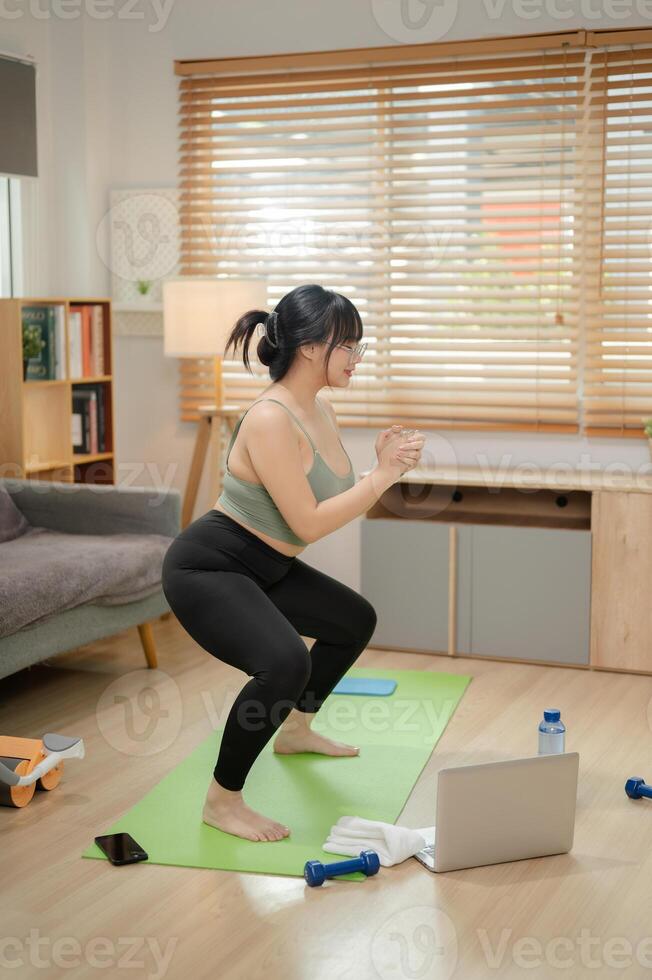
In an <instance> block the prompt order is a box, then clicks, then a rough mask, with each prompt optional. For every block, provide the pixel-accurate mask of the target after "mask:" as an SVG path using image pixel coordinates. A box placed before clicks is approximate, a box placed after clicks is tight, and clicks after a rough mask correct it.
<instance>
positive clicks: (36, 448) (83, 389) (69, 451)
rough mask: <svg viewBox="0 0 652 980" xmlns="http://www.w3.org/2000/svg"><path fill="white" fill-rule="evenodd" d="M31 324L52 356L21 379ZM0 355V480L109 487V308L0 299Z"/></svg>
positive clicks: (70, 301) (33, 363) (90, 302)
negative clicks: (27, 327) (27, 328)
mask: <svg viewBox="0 0 652 980" xmlns="http://www.w3.org/2000/svg"><path fill="white" fill-rule="evenodd" d="M28 323H31V324H33V325H36V326H37V327H38V329H39V331H40V335H41V336H43V337H45V338H47V340H48V345H49V348H50V351H49V353H48V348H44V350H43V353H42V355H41V356H40V357H39V358H35V359H31V360H30V361H29V363H28V369H27V376H26V377H24V376H23V375H24V365H23V342H22V338H23V324H28ZM0 350H1V352H2V357H1V358H0V418H1V419H2V425H1V426H0V475H1V476H3V477H18V478H21V479H24V478H33V479H38V480H62V481H65V482H69V483H114V482H115V469H114V466H115V446H114V432H115V425H114V414H113V401H114V400H113V373H112V372H113V344H112V310H111V301H110V300H109V299H106V298H99V299H92V298H91V299H89V298H83V299H77V298H70V297H67V298H61V297H54V298H46V299H41V298H26V297H17V298H6V299H2V298H0ZM35 375H38V376H37V377H36V376H35Z"/></svg>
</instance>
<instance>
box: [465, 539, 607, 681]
mask: <svg viewBox="0 0 652 980" xmlns="http://www.w3.org/2000/svg"><path fill="white" fill-rule="evenodd" d="M456 613H457V633H458V642H457V652H458V653H460V654H463V653H471V654H474V655H479V656H487V657H498V658H505V659H509V660H535V661H536V660H538V661H544V662H549V663H565V664H588V663H589V648H590V642H589V641H590V618H591V532H590V531H585V530H569V529H558V528H539V527H504V526H493V525H488V524H478V525H465V526H461V527H459V528H458V563H457V604H456Z"/></svg>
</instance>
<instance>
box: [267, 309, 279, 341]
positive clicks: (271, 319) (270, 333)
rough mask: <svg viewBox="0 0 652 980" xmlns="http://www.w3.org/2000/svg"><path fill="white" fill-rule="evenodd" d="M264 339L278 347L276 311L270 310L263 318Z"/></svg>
mask: <svg viewBox="0 0 652 980" xmlns="http://www.w3.org/2000/svg"><path fill="white" fill-rule="evenodd" d="M265 339H266V340H267V342H268V343H269V344H270V345H271V346H272V347H278V313H277V312H276V310H272V312H271V313H269V314H268V315H267V319H266V320H265Z"/></svg>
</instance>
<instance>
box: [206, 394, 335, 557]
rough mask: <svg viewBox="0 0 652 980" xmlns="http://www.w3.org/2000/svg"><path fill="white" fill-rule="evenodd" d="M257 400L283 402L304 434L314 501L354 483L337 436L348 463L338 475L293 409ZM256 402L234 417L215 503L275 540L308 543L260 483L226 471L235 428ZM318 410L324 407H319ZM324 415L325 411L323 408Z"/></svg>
mask: <svg viewBox="0 0 652 980" xmlns="http://www.w3.org/2000/svg"><path fill="white" fill-rule="evenodd" d="M259 400H260V401H269V402H278V404H279V405H283V408H284V409H285V410H286V411H287V412H289V413H290V415H291V416H292V418H293V419H294V421H295V422H296V423H297V425H298V426H299V427H300V428H301V429H302V430H303V432H304V433H305V435H306V438H307V439H308V441H309V443H310V445H311V446H312V451H313V453H314V456H313V462H312V466H311V468H310V470H309V472H308V473H306V477H307V479H308V483H309V484H310V486H311V487H312V492H313V493H314V495H315V499H316V500H317V501H318V502H320V501H322V500H326V499H327V498H328V497H334V496H335V495H336V494H338V493H342V492H343V491H344V490H348V489H350V487H352V486H353V485H354V484H355V473H354V472H353V463H351V457H350V456H349V454H348V453H347V452H346V449H344V445H343V444H342V440H341V439H340V445H341V446H342V449H344V452H345V453H346V457H347V459H348V460H349V463H351V469H350V470H349V472H348V473H347V475H346V476H338V475H337V473H333V471H332V469H331V468H330V466H327V465H326V463H325V462H324V460H323V459H322V457H321V454H320V452H319V450H318V449H317V447H316V446H315V444H314V442H313V441H312V439H311V438H310V436H309V435H308V433H307V432H306V430H305V428H304V427H303V425H302V424H301V422H299V419H298V418H297V417H296V415H295V414H294V412H292V411H291V409H289V408H288V406H287V405H285V404H284V403H283V402H282V401H279V400H278V398H261V399H259ZM256 404H258V402H254V403H253V404H252V405H250V406H249V408H248V409H247V411H246V412H244V414H243V415H242V416H241V417H240V418H239V419H238V422H237V424H236V427H235V429H234V430H233V434H232V436H231V440H230V442H229V447H228V449H227V453H226V462H225V470H226V472H225V474H224V482H223V485H222V487H223V489H222V493H221V494H220V496H219V498H218V501H217V502H218V503H219V504H221V505H222V506H223V507H224V509H225V510H229V511H231V512H232V513H233V514H235V515H236V516H237V517H239V518H241V519H242V521H243V522H244V523H245V524H249V525H250V526H251V527H255V528H258V530H260V531H264V532H265V533H266V534H269V535H270V536H271V537H274V538H278V539H279V541H288V542H289V543H291V544H298V545H306V544H307V543H308V542H307V541H302V539H301V538H299V537H297V535H296V534H295V533H294V531H293V530H292V528H291V527H290V526H289V525H288V523H287V521H286V520H285V519H284V517H283V515H282V514H281V512H280V510H279V509H278V507H277V506H276V504H275V503H274V500H273V499H272V497H271V495H270V494H269V493H268V492H267V490H266V488H265V487H264V486H263V485H262V483H252V482H251V481H250V480H243V479H241V478H240V477H238V476H234V474H233V473H231V471H230V470H229V453H230V452H231V447H232V446H233V443H234V442H235V439H236V436H237V434H238V430H239V429H240V425H241V423H242V419H243V418H244V417H245V415H246V414H247V412H248V411H249V409H250V408H253V406H254V405H256ZM322 411H324V410H323V409H322ZM324 414H326V412H325V411H324ZM331 421H332V420H331ZM335 431H337V430H335ZM338 439H339V434H338Z"/></svg>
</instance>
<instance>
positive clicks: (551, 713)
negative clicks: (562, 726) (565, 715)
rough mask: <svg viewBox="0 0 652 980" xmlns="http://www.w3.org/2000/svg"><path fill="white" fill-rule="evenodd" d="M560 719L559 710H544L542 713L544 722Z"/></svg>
mask: <svg viewBox="0 0 652 980" xmlns="http://www.w3.org/2000/svg"><path fill="white" fill-rule="evenodd" d="M560 718H561V711H560V710H559V708H546V709H545V711H544V712H543V720H544V721H559V719H560Z"/></svg>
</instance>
